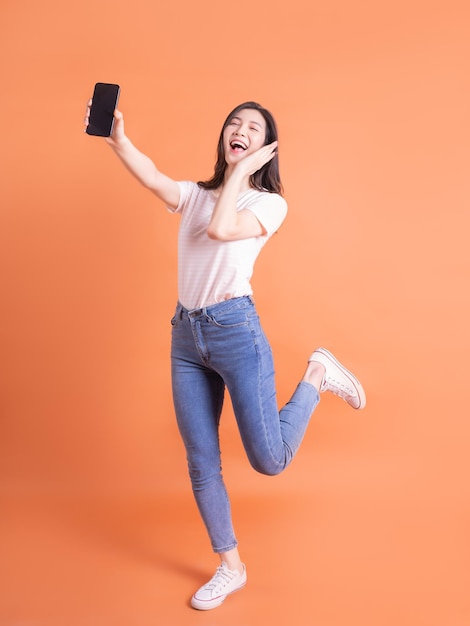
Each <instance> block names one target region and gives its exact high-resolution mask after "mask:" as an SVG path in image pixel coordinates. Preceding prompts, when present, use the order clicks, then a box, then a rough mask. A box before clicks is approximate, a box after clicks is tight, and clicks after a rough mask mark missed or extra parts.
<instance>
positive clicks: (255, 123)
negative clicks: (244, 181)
mask: <svg viewBox="0 0 470 626" xmlns="http://www.w3.org/2000/svg"><path fill="white" fill-rule="evenodd" d="M265 138H266V121H265V119H264V117H263V115H262V114H261V113H260V112H259V111H257V110H256V109H242V110H241V111H239V112H238V113H237V114H236V115H235V116H234V117H232V118H230V120H229V122H228V124H227V126H226V127H225V129H224V133H223V142H224V152H225V161H226V162H227V165H235V164H236V163H238V161H240V160H241V159H243V158H244V157H246V156H247V155H248V154H251V153H253V152H255V151H256V150H259V148H262V147H263V146H264V142H265Z"/></svg>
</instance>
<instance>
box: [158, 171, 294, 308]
mask: <svg viewBox="0 0 470 626" xmlns="http://www.w3.org/2000/svg"><path fill="white" fill-rule="evenodd" d="M178 185H179V187H180V201H179V204H178V206H177V207H176V209H175V210H174V211H172V212H174V213H179V214H181V223H180V227H179V235H178V298H179V301H180V302H181V304H182V305H183V306H184V307H185V308H187V309H189V310H192V309H199V308H202V307H205V306H210V305H211V304H216V303H217V302H222V301H224V300H228V299H229V298H237V297H240V296H247V295H251V294H252V293H253V290H252V288H251V284H250V280H251V276H252V274H253V266H254V264H255V261H256V258H257V256H258V254H259V252H260V250H261V248H262V247H263V246H264V244H265V243H266V242H267V240H268V239H269V238H270V237H271V235H273V233H275V232H276V231H277V229H278V228H279V227H280V225H281V224H282V222H283V221H284V218H285V217H286V214H287V203H286V201H285V200H284V198H283V197H282V196H280V195H278V194H275V193H269V192H267V191H266V192H264V191H257V190H256V189H249V190H247V191H244V192H242V193H240V195H239V196H238V200H237V210H238V211H241V210H242V209H249V210H250V211H253V213H254V214H255V215H256V217H257V218H258V220H259V221H260V223H261V224H262V225H263V226H264V228H265V230H266V235H263V236H261V237H252V238H250V239H240V240H237V241H218V240H215V239H210V238H209V237H208V235H207V227H208V225H209V221H210V218H211V215H212V211H213V209H214V206H215V203H216V201H217V195H216V194H215V193H214V191H212V190H208V189H202V188H201V187H199V186H198V185H197V184H196V183H193V182H188V181H182V182H179V183H178ZM170 211H171V209H170Z"/></svg>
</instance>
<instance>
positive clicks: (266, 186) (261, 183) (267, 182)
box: [198, 102, 283, 194]
mask: <svg viewBox="0 0 470 626" xmlns="http://www.w3.org/2000/svg"><path fill="white" fill-rule="evenodd" d="M244 109H255V111H259V112H260V113H261V115H262V116H263V118H264V120H265V122H266V138H265V141H264V143H265V145H268V144H270V143H272V142H273V141H277V138H278V132H277V125H276V122H275V120H274V117H273V116H272V114H271V113H270V112H269V111H268V110H267V109H265V108H264V107H262V106H261V105H260V104H258V103H257V102H244V103H243V104H239V105H238V106H237V107H235V108H234V109H233V111H232V112H231V113H230V114H229V115H228V116H227V119H226V120H225V122H224V125H223V126H222V130H221V132H220V137H219V142H218V144H217V162H216V164H215V167H214V174H213V176H212V178H210V179H209V180H206V181H199V182H198V185H199V186H200V187H203V188H204V189H217V188H218V187H220V186H221V185H222V184H223V182H224V176H225V170H226V169H227V163H226V161H225V151H224V140H223V136H224V130H225V129H226V127H227V126H228V124H229V122H230V121H231V120H232V119H233V118H234V117H236V116H237V115H238V113H240V111H243V110H244ZM250 185H251V186H252V187H253V189H258V190H259V191H269V192H271V193H279V194H282V191H283V188H282V183H281V177H280V175H279V156H278V154H277V151H276V156H275V157H274V158H272V159H271V160H270V161H268V162H267V163H265V164H264V165H263V167H262V168H261V169H259V170H258V171H257V172H255V173H254V174H252V175H251V176H250Z"/></svg>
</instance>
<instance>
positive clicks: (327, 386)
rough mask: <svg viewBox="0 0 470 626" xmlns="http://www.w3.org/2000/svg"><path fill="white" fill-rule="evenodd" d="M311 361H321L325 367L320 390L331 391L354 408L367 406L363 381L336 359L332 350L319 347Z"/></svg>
mask: <svg viewBox="0 0 470 626" xmlns="http://www.w3.org/2000/svg"><path fill="white" fill-rule="evenodd" d="M309 361H315V362H317V363H321V364H322V365H323V366H324V368H325V375H324V376H323V380H322V383H321V386H320V391H331V393H334V394H335V395H337V396H339V397H340V398H342V399H343V400H344V401H345V402H347V403H348V404H349V406H352V408H353V409H363V408H364V407H365V406H366V394H365V391H364V389H363V388H362V385H361V383H360V382H359V381H358V380H357V378H356V377H355V376H354V375H353V374H351V372H350V371H349V370H347V369H346V368H345V367H344V366H343V365H341V363H340V362H339V361H338V360H337V359H335V357H334V356H333V355H332V354H331V352H328V350H325V348H318V349H317V350H315V352H314V353H313V354H312V356H311V357H310V358H309Z"/></svg>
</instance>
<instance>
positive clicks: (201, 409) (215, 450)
mask: <svg viewBox="0 0 470 626" xmlns="http://www.w3.org/2000/svg"><path fill="white" fill-rule="evenodd" d="M171 324H172V342H171V371H172V390H173V402H174V406H175V413H176V419H177V423H178V428H179V431H180V433H181V437H182V439H183V442H184V445H185V448H186V457H187V462H188V469H189V476H190V479H191V485H192V489H193V493H194V497H195V499H196V503H197V506H198V508H199V511H200V514H201V517H202V519H203V521H204V523H205V526H206V528H207V531H208V534H209V537H210V540H211V545H212V549H213V551H214V552H217V553H221V552H228V551H229V550H231V549H233V548H235V547H236V546H237V540H236V537H235V533H234V529H233V524H232V519H231V511H230V502H229V498H228V495H227V490H226V488H225V485H224V481H223V478H222V471H221V469H222V468H221V453H220V446H219V423H220V415H221V412H222V405H223V401H224V391H225V388H227V390H228V392H229V394H230V397H231V400H232V405H233V410H234V414H235V418H236V421H237V425H238V429H239V431H240V436H241V439H242V442H243V446H244V448H245V451H246V454H247V456H248V459H249V461H250V463H251V465H252V466H253V468H254V469H255V470H256V471H258V472H261V473H262V474H267V475H276V474H279V473H280V472H282V470H284V469H285V468H286V467H287V466H288V465H289V463H290V462H291V461H292V459H293V458H294V455H295V453H296V452H297V450H298V448H299V446H300V444H301V442H302V439H303V437H304V434H305V431H306V428H307V426H308V423H309V420H310V417H311V415H312V413H313V411H314V409H315V407H316V405H317V404H318V402H319V399H320V397H319V393H318V391H317V389H315V387H314V386H313V385H311V384H310V383H307V382H300V383H299V384H298V386H297V388H296V389H295V391H294V393H293V395H292V397H291V399H290V400H289V402H288V403H287V404H286V405H285V406H284V407H283V408H282V409H281V410H280V411H279V409H278V405H277V399H276V388H275V380H274V364H273V357H272V351H271V347H270V345H269V343H268V340H267V338H266V336H265V334H264V332H263V330H262V328H261V324H260V320H259V317H258V314H257V312H256V307H255V303H254V301H253V299H252V297H251V296H243V297H240V298H232V299H230V300H225V301H224V302H220V303H217V304H214V305H212V306H208V307H205V308H202V309H195V310H187V309H185V308H184V307H183V306H182V305H181V304H180V303H178V304H177V306H176V311H175V315H174V317H173V318H172V320H171Z"/></svg>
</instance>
